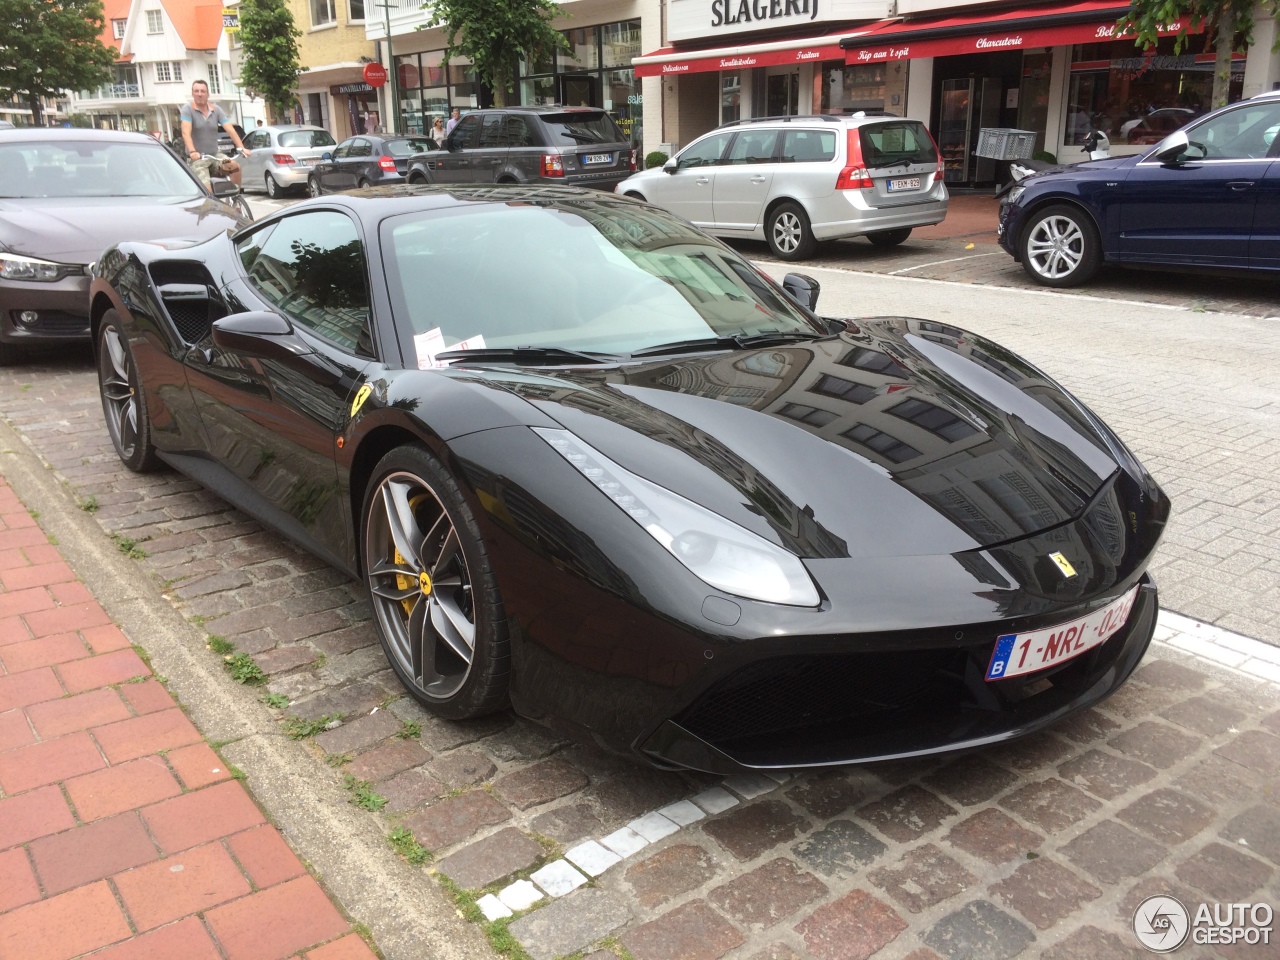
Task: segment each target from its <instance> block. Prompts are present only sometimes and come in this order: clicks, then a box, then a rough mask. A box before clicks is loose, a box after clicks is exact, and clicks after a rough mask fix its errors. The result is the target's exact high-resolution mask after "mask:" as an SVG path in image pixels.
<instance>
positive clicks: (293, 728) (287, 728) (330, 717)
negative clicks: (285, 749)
mask: <svg viewBox="0 0 1280 960" xmlns="http://www.w3.org/2000/svg"><path fill="white" fill-rule="evenodd" d="M341 719H342V714H340V713H326V714H325V715H324V716H323V717H316V718H315V719H314V720H304V719H303V718H302V717H289V718H288V719H287V720H285V722H284V732H285V735H286V736H287V737H288V738H289V739H290V740H305V739H307V738H308V737H314V736H315V735H316V734H317V733H324V728H325V727H327V726H329V724H331V723H333V721H335V720H341Z"/></svg>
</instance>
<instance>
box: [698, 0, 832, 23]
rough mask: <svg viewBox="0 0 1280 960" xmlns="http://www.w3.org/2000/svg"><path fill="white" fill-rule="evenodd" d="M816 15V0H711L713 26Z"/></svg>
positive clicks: (810, 17) (812, 16) (809, 17)
mask: <svg viewBox="0 0 1280 960" xmlns="http://www.w3.org/2000/svg"><path fill="white" fill-rule="evenodd" d="M810 7H812V8H813V9H812V10H810ZM817 15H818V0H711V26H713V27H720V26H728V25H730V24H735V23H751V22H752V21H754V20H778V19H781V18H783V17H800V18H801V19H804V20H812V19H814V18H815V17H817Z"/></svg>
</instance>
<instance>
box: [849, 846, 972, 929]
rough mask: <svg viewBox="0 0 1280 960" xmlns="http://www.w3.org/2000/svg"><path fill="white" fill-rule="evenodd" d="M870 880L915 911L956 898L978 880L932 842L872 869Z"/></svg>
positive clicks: (868, 876) (869, 874)
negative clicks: (893, 863)
mask: <svg viewBox="0 0 1280 960" xmlns="http://www.w3.org/2000/svg"><path fill="white" fill-rule="evenodd" d="M867 879H868V880H870V881H871V882H872V883H874V884H875V885H876V886H877V887H879V888H880V889H881V890H883V891H884V892H885V893H887V894H889V896H891V897H893V899H894V900H896V901H898V902H899V903H900V904H902V905H903V906H904V907H906V908H907V909H908V910H910V911H911V912H912V913H919V912H920V911H921V910H924V909H925V908H926V907H931V906H933V905H934V904H935V903H941V902H942V901H943V900H945V899H947V898H948V897H954V896H955V895H956V894H958V893H962V892H963V891H964V890H965V889H967V888H968V887H969V886H970V885H971V884H973V883H974V882H975V881H976V878H975V877H974V876H973V874H971V873H970V872H969V871H968V870H966V869H965V868H964V867H962V866H961V865H960V864H958V863H957V862H956V861H955V860H953V859H951V857H949V856H947V855H946V854H945V853H943V852H942V851H941V850H940V849H939V848H938V847H936V846H934V845H933V844H932V843H926V844H925V845H924V846H922V847H916V848H915V849H914V850H911V851H909V852H908V853H906V854H904V855H903V857H902V858H901V859H900V860H899V861H898V863H897V864H896V865H894V866H892V867H890V866H887V865H886V866H883V867H879V868H877V869H875V870H872V871H871V872H870V873H868V874H867Z"/></svg>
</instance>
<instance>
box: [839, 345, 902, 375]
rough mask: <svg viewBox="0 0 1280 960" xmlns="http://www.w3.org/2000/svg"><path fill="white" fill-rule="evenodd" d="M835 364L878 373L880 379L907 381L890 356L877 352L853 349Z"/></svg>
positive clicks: (861, 348) (900, 368)
mask: <svg viewBox="0 0 1280 960" xmlns="http://www.w3.org/2000/svg"><path fill="white" fill-rule="evenodd" d="M836 362H837V363H839V364H840V365H841V366H845V367H854V368H856V369H858V370H866V371H867V372H868V373H878V374H880V376H882V377H894V378H896V379H898V380H906V379H907V371H906V370H904V369H903V368H902V367H901V366H899V365H898V363H897V361H895V360H894V359H893V358H892V357H891V356H889V355H888V354H887V353H882V352H881V351H879V350H868V349H867V348H866V347H854V348H853V349H852V350H850V351H849V352H848V353H846V354H845V355H844V356H843V357H841V358H840V359H839V360H838V361H836Z"/></svg>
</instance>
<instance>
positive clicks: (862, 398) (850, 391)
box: [809, 373, 876, 403]
mask: <svg viewBox="0 0 1280 960" xmlns="http://www.w3.org/2000/svg"><path fill="white" fill-rule="evenodd" d="M809 392H810V393H820V394H822V395H823V396H826V397H838V398H839V399H841V400H848V401H849V402H850V403H866V402H867V401H868V400H870V399H871V398H872V397H874V396H875V395H876V390H875V387H869V386H867V385H866V384H865V383H854V382H852V381H851V380H844V379H842V378H840V377H833V376H831V375H830V374H826V373H824V374H823V375H822V376H821V377H820V378H819V379H818V382H817V383H815V384H814V385H813V386H812V387H810V388H809Z"/></svg>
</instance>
